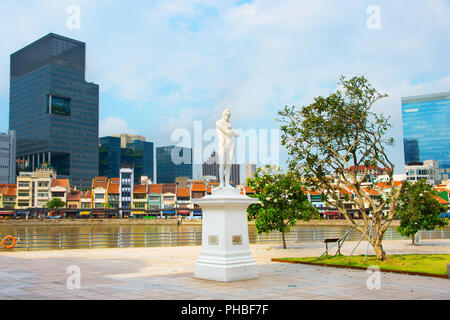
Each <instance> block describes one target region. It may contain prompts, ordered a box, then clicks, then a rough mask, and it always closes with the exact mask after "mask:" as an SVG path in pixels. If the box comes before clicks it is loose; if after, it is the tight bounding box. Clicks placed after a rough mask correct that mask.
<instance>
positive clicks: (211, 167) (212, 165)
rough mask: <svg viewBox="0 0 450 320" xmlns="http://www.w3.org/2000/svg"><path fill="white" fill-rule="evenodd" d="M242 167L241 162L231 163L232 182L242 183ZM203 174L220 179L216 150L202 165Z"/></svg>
mask: <svg viewBox="0 0 450 320" xmlns="http://www.w3.org/2000/svg"><path fill="white" fill-rule="evenodd" d="M240 171H241V167H240V165H239V164H236V163H233V164H232V165H231V174H230V184H233V185H238V184H240V183H241V178H240V177H241V174H240ZM202 174H203V176H214V177H216V179H217V180H219V164H218V163H217V155H216V152H215V151H214V152H213V153H212V154H211V156H210V157H209V158H208V160H206V161H205V162H204V163H203V165H202Z"/></svg>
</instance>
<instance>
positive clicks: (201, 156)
mask: <svg viewBox="0 0 450 320" xmlns="http://www.w3.org/2000/svg"><path fill="white" fill-rule="evenodd" d="M236 130H237V131H238V133H239V137H238V138H236V140H235V163H239V164H243V163H250V162H253V163H261V164H271V165H279V162H280V130H279V129H247V130H243V129H236ZM171 141H173V142H175V143H176V147H179V148H178V149H173V151H172V154H171V158H172V162H173V163H174V164H177V165H178V164H182V163H184V164H191V162H192V164H203V163H204V162H206V161H207V160H208V159H209V157H210V156H211V154H212V153H213V151H217V133H216V129H215V128H208V129H206V130H204V128H203V122H202V121H194V132H193V134H192V133H191V131H189V130H187V129H183V128H179V129H176V130H174V131H173V132H172V135H171ZM183 147H184V148H192V160H191V156H190V154H187V153H184V152H183V153H181V152H180V148H183Z"/></svg>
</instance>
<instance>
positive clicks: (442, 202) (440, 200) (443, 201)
mask: <svg viewBox="0 0 450 320" xmlns="http://www.w3.org/2000/svg"><path fill="white" fill-rule="evenodd" d="M435 198H436V199H437V201H439V203H440V204H449V202H448V201H445V200H444V199H442V198H441V197H438V196H435Z"/></svg>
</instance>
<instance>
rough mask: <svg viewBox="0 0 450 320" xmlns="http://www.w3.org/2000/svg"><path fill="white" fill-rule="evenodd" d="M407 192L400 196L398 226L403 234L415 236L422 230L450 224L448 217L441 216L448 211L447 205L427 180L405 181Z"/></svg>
mask: <svg viewBox="0 0 450 320" xmlns="http://www.w3.org/2000/svg"><path fill="white" fill-rule="evenodd" d="M404 183H405V186H404V189H405V192H404V193H402V195H401V196H400V199H399V202H398V207H397V215H398V217H399V218H400V226H399V227H398V228H397V230H398V232H400V234H401V235H402V236H407V237H410V236H413V237H412V242H413V245H414V242H415V239H414V235H415V234H416V233H417V232H418V231H420V230H434V229H435V228H436V227H440V228H442V227H444V226H446V225H447V224H448V221H447V219H446V218H441V217H439V216H440V215H441V214H442V213H443V212H446V211H447V208H446V206H444V205H441V204H440V203H439V201H438V200H437V198H436V196H437V192H436V191H435V190H434V189H433V186H432V185H430V184H428V183H427V182H426V181H425V180H419V181H418V182H417V183H411V182H409V181H405V182H404Z"/></svg>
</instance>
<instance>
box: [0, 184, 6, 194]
mask: <svg viewBox="0 0 450 320" xmlns="http://www.w3.org/2000/svg"><path fill="white" fill-rule="evenodd" d="M5 189H6V184H0V194H3V192H4V191H5Z"/></svg>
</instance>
